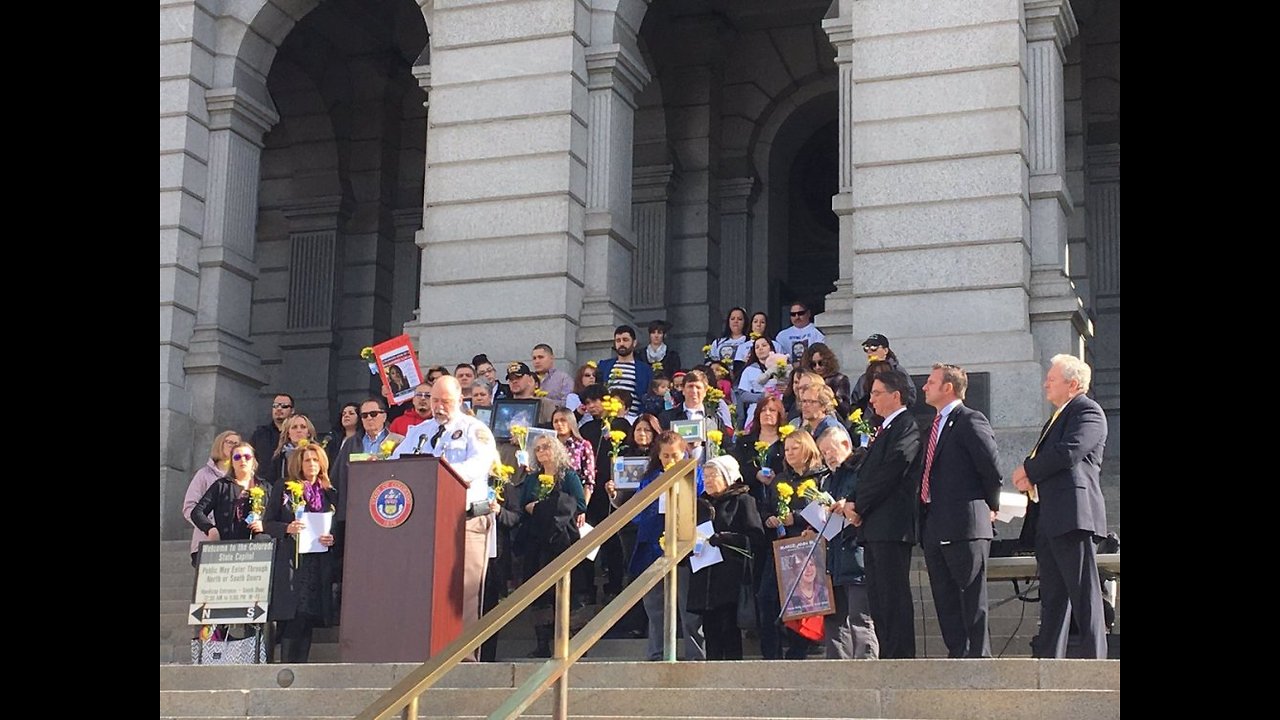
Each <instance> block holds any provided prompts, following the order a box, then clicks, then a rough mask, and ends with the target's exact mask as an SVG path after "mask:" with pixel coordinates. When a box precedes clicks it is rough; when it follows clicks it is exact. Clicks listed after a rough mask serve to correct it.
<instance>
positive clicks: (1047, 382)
mask: <svg viewBox="0 0 1280 720" xmlns="http://www.w3.org/2000/svg"><path fill="white" fill-rule="evenodd" d="M1051 362H1052V364H1051V365H1050V367H1049V371H1048V372H1047V373H1045V379H1044V390H1045V399H1047V400H1048V401H1049V402H1050V403H1052V404H1053V406H1054V408H1055V410H1054V413H1053V416H1052V417H1050V418H1049V422H1047V423H1045V426H1044V429H1043V430H1041V432H1040V440H1039V441H1038V442H1037V443H1036V446H1035V448H1034V449H1033V450H1032V451H1031V454H1030V455H1029V456H1027V459H1026V460H1024V461H1023V463H1022V465H1019V466H1018V468H1017V469H1015V470H1014V471H1013V484H1014V486H1016V487H1017V488H1018V489H1019V490H1021V491H1023V492H1026V493H1028V494H1030V495H1031V498H1032V500H1038V501H1039V520H1038V521H1037V522H1038V524H1037V526H1036V563H1037V564H1038V565H1039V567H1040V634H1039V636H1038V642H1037V643H1036V646H1035V647H1033V648H1032V653H1033V654H1034V655H1035V657H1051V658H1062V657H1066V656H1067V632H1068V629H1069V628H1070V625H1071V618H1072V617H1074V618H1075V621H1076V627H1077V628H1078V629H1079V631H1080V647H1081V652H1082V653H1083V657H1086V658H1094V659H1101V658H1105V657H1106V656H1107V637H1106V628H1105V625H1104V621H1103V614H1102V586H1101V584H1100V583H1099V581H1098V560H1097V555H1096V552H1097V551H1096V548H1095V547H1094V544H1093V542H1094V538H1095V537H1102V536H1104V535H1106V532H1107V510H1106V507H1105V506H1104V504H1103V500H1102V486H1101V484H1100V482H1099V476H1100V475H1101V473H1102V448H1103V446H1104V445H1105V444H1106V442H1107V418H1106V416H1105V415H1104V414H1103V412H1102V408H1101V407H1099V406H1098V403H1096V402H1094V401H1093V400H1091V399H1089V397H1088V396H1086V395H1085V393H1087V392H1088V391H1089V381H1090V379H1091V378H1092V375H1093V372H1092V370H1091V369H1090V368H1089V366H1088V365H1086V364H1085V362H1084V361H1083V360H1081V359H1080V358H1077V357H1075V356H1073V355H1055V356H1054V357H1053V360H1052V361H1051Z"/></svg>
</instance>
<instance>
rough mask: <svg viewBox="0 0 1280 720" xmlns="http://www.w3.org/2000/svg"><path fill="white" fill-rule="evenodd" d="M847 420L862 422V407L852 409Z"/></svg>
mask: <svg viewBox="0 0 1280 720" xmlns="http://www.w3.org/2000/svg"><path fill="white" fill-rule="evenodd" d="M849 422H851V423H857V422H862V408H858V409H857V410H854V411H853V414H851V415H850V416H849Z"/></svg>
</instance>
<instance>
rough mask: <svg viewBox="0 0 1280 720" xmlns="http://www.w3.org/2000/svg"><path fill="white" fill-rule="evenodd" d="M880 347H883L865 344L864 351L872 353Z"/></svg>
mask: <svg viewBox="0 0 1280 720" xmlns="http://www.w3.org/2000/svg"><path fill="white" fill-rule="evenodd" d="M880 347H881V346H880V345H863V346H862V351H863V352H869V353H871V352H875V351H876V350H879V349H880Z"/></svg>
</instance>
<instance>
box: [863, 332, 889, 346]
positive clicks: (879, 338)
mask: <svg viewBox="0 0 1280 720" xmlns="http://www.w3.org/2000/svg"><path fill="white" fill-rule="evenodd" d="M862 344H863V345H864V346H866V345H874V346H876V347H889V338H887V337H885V336H883V335H881V334H880V333H875V334H874V335H871V336H869V337H868V338H867V339H866V340H863V341H862Z"/></svg>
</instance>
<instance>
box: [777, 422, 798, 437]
mask: <svg viewBox="0 0 1280 720" xmlns="http://www.w3.org/2000/svg"><path fill="white" fill-rule="evenodd" d="M795 431H796V426H795V425H779V426H778V436H779V437H781V438H782V439H783V440H786V439H787V436H789V435H791V433H793V432H795Z"/></svg>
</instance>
